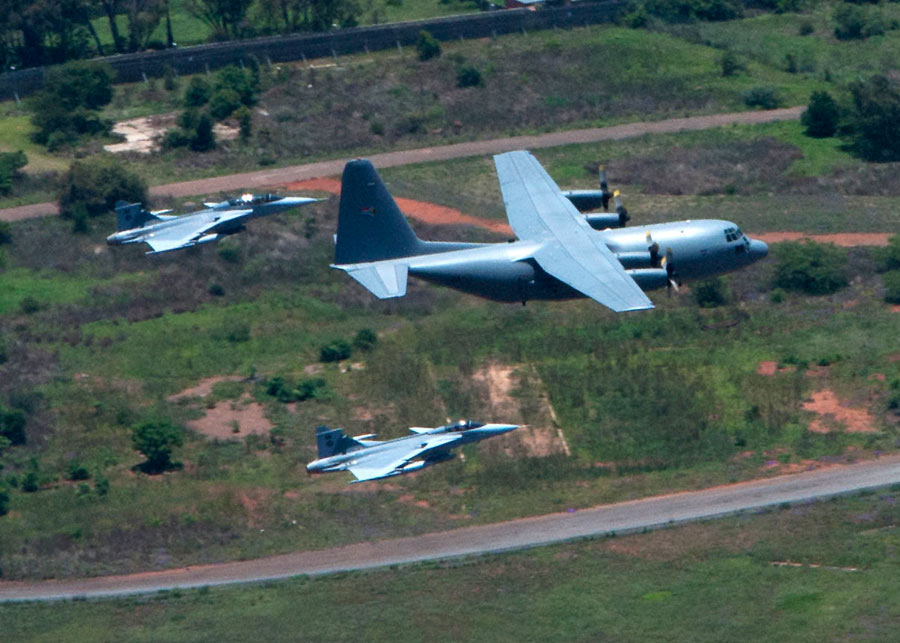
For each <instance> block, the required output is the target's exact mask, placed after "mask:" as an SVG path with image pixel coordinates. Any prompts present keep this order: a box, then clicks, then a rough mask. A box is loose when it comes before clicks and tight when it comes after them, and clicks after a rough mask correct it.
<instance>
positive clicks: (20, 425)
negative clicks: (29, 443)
mask: <svg viewBox="0 0 900 643" xmlns="http://www.w3.org/2000/svg"><path fill="white" fill-rule="evenodd" d="M25 424H26V420H25V413H23V412H22V411H21V410H20V409H10V408H6V407H5V406H3V405H2V404H0V436H2V437H4V438H6V439H7V440H9V443H10V444H11V445H12V446H18V445H21V444H25Z"/></svg>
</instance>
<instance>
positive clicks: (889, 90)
mask: <svg viewBox="0 0 900 643" xmlns="http://www.w3.org/2000/svg"><path fill="white" fill-rule="evenodd" d="M850 94H851V96H852V101H851V106H850V111H849V113H848V114H847V128H848V134H849V136H850V139H851V143H852V145H853V147H854V149H855V150H856V153H857V154H859V155H860V156H861V157H863V158H864V159H866V160H869V161H897V160H900V137H898V136H897V132H898V130H900V86H898V84H897V82H895V81H892V80H890V79H888V78H887V77H886V76H881V75H875V76H872V77H870V78H868V79H866V80H859V81H856V82H853V83H851V84H850Z"/></svg>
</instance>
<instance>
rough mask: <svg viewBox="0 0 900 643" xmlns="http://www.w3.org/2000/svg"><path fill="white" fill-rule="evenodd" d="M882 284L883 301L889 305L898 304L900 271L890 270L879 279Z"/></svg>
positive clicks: (899, 300) (899, 299)
mask: <svg viewBox="0 0 900 643" xmlns="http://www.w3.org/2000/svg"><path fill="white" fill-rule="evenodd" d="M881 280H882V281H883V282H884V300H885V301H886V302H887V303H889V304H900V270H891V271H890V272H886V273H884V275H883V276H882V277H881Z"/></svg>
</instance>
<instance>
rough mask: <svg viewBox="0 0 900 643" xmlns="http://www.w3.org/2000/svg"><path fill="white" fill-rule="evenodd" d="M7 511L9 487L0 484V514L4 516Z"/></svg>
mask: <svg viewBox="0 0 900 643" xmlns="http://www.w3.org/2000/svg"><path fill="white" fill-rule="evenodd" d="M8 513H9V489H7V488H6V487H5V486H0V516H5V515H6V514H8Z"/></svg>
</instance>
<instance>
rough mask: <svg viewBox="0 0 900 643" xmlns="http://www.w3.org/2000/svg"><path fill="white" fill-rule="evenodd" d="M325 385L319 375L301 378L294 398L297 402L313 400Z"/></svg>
mask: <svg viewBox="0 0 900 643" xmlns="http://www.w3.org/2000/svg"><path fill="white" fill-rule="evenodd" d="M325 387H326V383H325V380H323V379H322V378H321V377H316V378H307V379H303V380H301V381H300V383H299V384H298V385H297V390H296V394H295V398H296V400H297V401H299V402H305V401H306V400H314V399H316V398H317V397H319V395H320V394H321V392H322V390H324V389H325Z"/></svg>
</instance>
